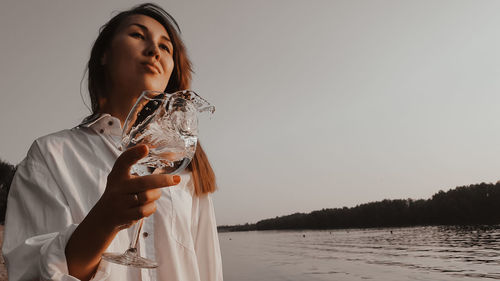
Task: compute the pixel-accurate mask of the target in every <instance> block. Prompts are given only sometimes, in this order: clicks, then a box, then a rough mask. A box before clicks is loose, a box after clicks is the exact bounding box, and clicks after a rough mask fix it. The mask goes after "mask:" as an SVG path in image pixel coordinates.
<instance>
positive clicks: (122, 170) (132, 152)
mask: <svg viewBox="0 0 500 281" xmlns="http://www.w3.org/2000/svg"><path fill="white" fill-rule="evenodd" d="M148 152H149V149H148V147H147V146H146V145H144V144H140V145H136V146H134V147H131V148H129V149H127V150H125V151H124V152H123V153H122V154H121V155H120V157H118V159H116V162H115V164H114V166H113V170H112V171H113V172H114V173H115V174H116V175H118V176H129V175H130V167H132V166H133V165H134V164H135V163H137V161H139V160H140V159H142V158H144V157H145V156H146V155H148Z"/></svg>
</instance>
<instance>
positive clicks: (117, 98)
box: [99, 92, 138, 126]
mask: <svg viewBox="0 0 500 281" xmlns="http://www.w3.org/2000/svg"><path fill="white" fill-rule="evenodd" d="M121 93H123V94H121V95H117V94H116V92H109V95H108V97H107V98H103V99H101V101H100V110H99V112H100V113H108V114H110V115H111V116H113V117H116V118H118V119H119V120H120V123H121V124H122V126H123V124H124V123H125V120H126V119H127V116H128V113H129V111H130V109H131V108H132V106H133V105H134V104H135V102H136V101H137V98H138V95H136V94H126V93H125V92H121Z"/></svg>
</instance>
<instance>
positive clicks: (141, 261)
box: [102, 249, 158, 268]
mask: <svg viewBox="0 0 500 281" xmlns="http://www.w3.org/2000/svg"><path fill="white" fill-rule="evenodd" d="M102 259H103V260H105V261H108V262H112V263H117V264H121V265H126V266H133V267H139V268H157V267H158V263H157V262H155V261H152V260H150V259H146V258H143V257H141V256H139V255H138V254H137V251H136V250H135V249H129V250H127V251H126V252H125V253H124V254H120V253H104V254H102Z"/></svg>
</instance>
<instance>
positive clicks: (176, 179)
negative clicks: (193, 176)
mask: <svg viewBox="0 0 500 281" xmlns="http://www.w3.org/2000/svg"><path fill="white" fill-rule="evenodd" d="M180 182H181V177H179V176H178V175H175V176H174V183H175V184H178V183H180Z"/></svg>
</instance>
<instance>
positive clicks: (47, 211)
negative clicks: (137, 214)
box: [2, 114, 222, 281]
mask: <svg viewBox="0 0 500 281" xmlns="http://www.w3.org/2000/svg"><path fill="white" fill-rule="evenodd" d="M121 130H122V129H121V125H120V121H119V120H118V119H117V118H114V117H111V116H110V115H107V114H105V115H101V116H100V117H99V118H97V119H96V120H94V121H92V122H90V123H87V124H81V125H80V126H78V127H75V128H73V129H71V130H63V131H61V132H58V133H55V134H51V135H48V136H45V137H42V138H39V139H37V140H36V141H35V142H34V143H33V145H32V146H31V148H30V150H29V152H28V155H27V157H26V158H25V159H24V160H23V161H22V162H21V163H20V164H19V165H18V167H17V172H16V174H15V176H14V179H13V181H12V185H11V188H10V192H9V197H8V201H7V215H6V221H5V234H4V241H3V246H2V252H3V255H4V257H5V261H6V265H7V270H8V274H9V280H13V281H14V280H78V279H76V278H74V277H72V276H70V275H68V268H67V264H66V256H65V247H66V243H67V241H68V240H69V238H70V237H71V234H72V233H73V231H74V230H75V229H76V227H77V226H78V223H80V222H81V221H82V220H83V219H84V218H85V216H86V215H87V214H88V213H89V211H90V209H92V207H93V206H94V205H95V204H96V203H97V201H98V200H99V198H100V197H101V195H102V194H103V192H104V189H105V187H106V179H107V175H108V173H109V172H110V171H111V169H112V167H113V164H114V162H115V160H116V159H117V158H118V156H119V154H120V151H119V150H118V145H119V140H120V136H121ZM180 176H181V182H180V183H179V184H178V185H177V186H173V187H166V188H163V189H162V196H161V197H160V199H158V201H156V203H157V210H156V212H155V214H154V215H152V216H150V217H148V218H146V219H145V221H144V226H143V229H142V232H141V235H140V240H139V250H140V253H141V255H142V256H144V257H147V258H151V259H154V260H155V261H157V262H158V263H159V267H158V268H157V269H153V270H146V269H137V268H133V267H126V266H122V265H116V264H112V263H108V262H106V261H104V260H102V261H101V263H100V265H99V268H98V271H97V273H96V275H95V276H94V278H93V280H110V281H111V280H112V281H115V280H116V281H125V280H134V281H135V280H148V281H149V280H151V281H152V280H165V281H167V280H178V281H198V280H199V281H202V280H207V281H219V280H222V261H221V254H220V248H219V240H218V236H217V228H216V223H215V214H214V210H213V205H212V199H211V197H210V195H209V194H206V195H201V196H195V195H194V184H193V182H192V180H191V172H189V171H184V172H182V173H181V174H180ZM132 230H133V228H129V229H124V230H122V231H120V232H119V233H118V234H117V235H116V237H115V239H114V240H113V242H112V243H111V245H110V246H109V247H108V249H107V251H108V252H124V251H125V250H126V249H127V248H128V246H129V244H130V239H132V238H131V237H132Z"/></svg>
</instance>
